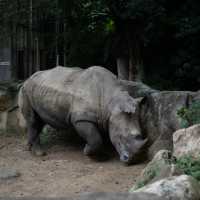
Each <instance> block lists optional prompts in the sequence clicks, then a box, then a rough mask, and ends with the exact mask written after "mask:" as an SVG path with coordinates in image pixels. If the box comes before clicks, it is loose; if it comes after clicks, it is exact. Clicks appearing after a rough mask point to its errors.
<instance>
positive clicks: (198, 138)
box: [173, 124, 200, 158]
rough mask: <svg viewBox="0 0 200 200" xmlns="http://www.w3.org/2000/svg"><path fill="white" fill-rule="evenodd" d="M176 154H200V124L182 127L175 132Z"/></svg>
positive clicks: (193, 155)
mask: <svg viewBox="0 0 200 200" xmlns="http://www.w3.org/2000/svg"><path fill="white" fill-rule="evenodd" d="M173 150H174V156H176V157H182V156H185V155H190V156H192V157H194V158H198V157H199V156H200V124H197V125H194V126H191V127H189V128H185V129H180V130H178V131H176V132H175V133H174V134H173Z"/></svg>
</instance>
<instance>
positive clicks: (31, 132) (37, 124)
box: [27, 114, 46, 156]
mask: <svg viewBox="0 0 200 200" xmlns="http://www.w3.org/2000/svg"><path fill="white" fill-rule="evenodd" d="M35 115H36V114H35ZM37 118H38V117H35V119H34V120H33V121H31V122H27V125H28V127H27V131H28V147H29V150H30V151H31V152H32V153H33V154H34V155H35V156H43V155H45V154H46V153H45V152H44V151H43V150H42V148H41V144H40V132H41V131H42V128H43V127H44V123H43V122H42V121H41V120H40V119H37Z"/></svg>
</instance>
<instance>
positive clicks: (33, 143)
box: [19, 90, 45, 156]
mask: <svg viewBox="0 0 200 200" xmlns="http://www.w3.org/2000/svg"><path fill="white" fill-rule="evenodd" d="M19 98H20V101H19V102H20V103H19V106H20V110H21V113H22V115H23V117H24V119H25V121H26V125H27V135H28V150H30V151H31V152H33V154H35V155H37V156H40V155H44V154H45V153H44V152H43V151H42V150H41V147H40V136H39V135H40V132H41V130H42V128H43V126H44V123H43V121H42V120H41V118H40V117H39V116H38V114H37V113H36V112H35V111H34V110H33V109H32V106H31V104H30V102H29V99H28V97H27V95H26V93H25V92H24V91H22V90H21V91H20V97H19Z"/></svg>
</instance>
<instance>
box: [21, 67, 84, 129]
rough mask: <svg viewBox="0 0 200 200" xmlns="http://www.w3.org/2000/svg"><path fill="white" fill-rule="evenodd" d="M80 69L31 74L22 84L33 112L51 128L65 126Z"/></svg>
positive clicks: (56, 69)
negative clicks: (74, 83) (74, 84)
mask: <svg viewBox="0 0 200 200" xmlns="http://www.w3.org/2000/svg"><path fill="white" fill-rule="evenodd" d="M81 71H82V70H81V69H74V70H73V69H65V68H63V67H56V68H54V69H51V70H46V71H40V72H37V73H35V74H33V75H32V76H31V77H30V78H29V79H28V80H27V81H26V82H25V84H24V89H25V92H26V94H27V96H28V99H29V102H30V104H31V106H32V108H33V110H34V111H36V112H37V114H38V115H39V116H40V117H41V118H42V119H43V120H44V121H45V122H46V123H49V124H50V125H52V126H56V127H63V126H66V117H67V116H68V114H69V110H70V105H71V101H72V99H73V93H72V91H73V90H72V89H71V85H73V80H75V78H74V77H76V76H78V75H79V74H80V73H81Z"/></svg>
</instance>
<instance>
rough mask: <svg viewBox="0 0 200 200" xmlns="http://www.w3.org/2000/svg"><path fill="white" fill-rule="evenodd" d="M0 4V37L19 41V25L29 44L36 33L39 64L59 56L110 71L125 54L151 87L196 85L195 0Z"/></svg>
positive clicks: (4, 0)
mask: <svg viewBox="0 0 200 200" xmlns="http://www.w3.org/2000/svg"><path fill="white" fill-rule="evenodd" d="M31 3H32V7H31V6H30V5H31ZM0 9H1V10H0V11H1V16H0V22H1V23H0V26H1V34H0V36H1V37H3V38H4V37H5V35H8V36H9V37H11V36H13V35H14V36H15V38H18V39H17V41H20V37H22V36H21V35H20V34H21V33H20V29H22V28H23V29H24V30H27V33H28V34H27V38H29V39H28V40H27V41H30V40H31V39H32V44H31V46H32V48H35V45H36V44H35V38H36V36H37V39H39V48H40V52H43V54H42V55H41V60H42V58H43V57H44V58H43V60H45V62H43V64H42V65H44V66H48V67H53V66H55V64H56V55H59V56H60V59H59V64H61V65H64V64H65V65H67V66H82V67H87V66H90V65H103V66H105V67H107V68H109V69H110V70H112V71H113V72H115V73H116V72H117V68H116V59H117V58H118V57H126V58H127V59H128V62H129V64H130V63H131V66H132V67H133V66H136V67H135V68H134V69H133V68H132V70H135V71H134V72H135V73H139V72H140V73H141V74H142V78H143V81H144V82H146V83H148V84H150V85H152V86H154V87H157V88H160V89H184V90H188V89H189V90H197V89H199V85H200V79H199V74H200V55H199V54H200V49H199V48H200V46H199V42H200V23H199V22H200V14H199V13H200V1H199V0H175V1H168V0H127V1H124V0H107V1H106V0H97V1H91V0H67V1H65V0H37V1H32V0H29V1H25V0H17V1H15V0H9V1H8V0H1V1H0ZM30 13H31V14H30ZM31 32H33V34H31ZM5 33H6V34H5ZM7 33H8V34H7ZM4 39H5V38H4ZM24 43H25V44H26V42H24ZM19 46H20V45H18V46H17V47H16V48H17V49H19ZM29 46H30V45H29ZM30 51H31V50H29V53H30ZM41 63H42V61H41ZM33 65H34V63H33ZM31 72H32V71H30V73H31Z"/></svg>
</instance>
